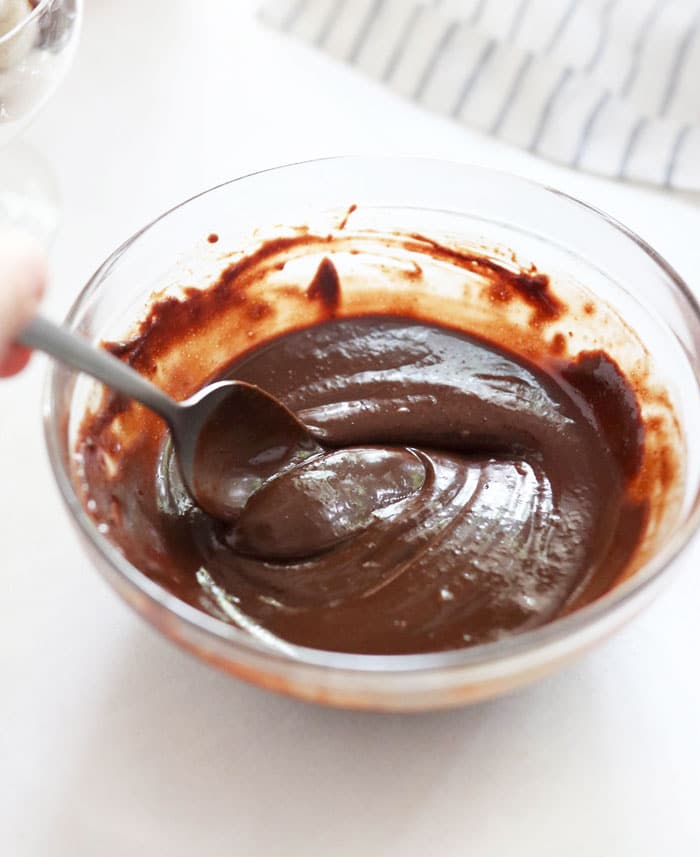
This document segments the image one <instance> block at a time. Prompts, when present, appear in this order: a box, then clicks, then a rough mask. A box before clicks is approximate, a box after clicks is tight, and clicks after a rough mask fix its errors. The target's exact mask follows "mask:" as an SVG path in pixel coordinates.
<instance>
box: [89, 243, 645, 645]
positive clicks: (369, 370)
mask: <svg viewBox="0 0 700 857" xmlns="http://www.w3.org/2000/svg"><path fill="white" fill-rule="evenodd" d="M435 247H438V245H435ZM436 252H442V251H436ZM234 267H235V266H234ZM486 267H487V268H488V271H489V276H490V278H491V279H490V284H489V286H488V288H489V290H490V299H491V300H493V301H495V302H496V303H497V302H499V301H501V300H506V299H507V298H508V296H511V297H513V296H514V295H515V297H516V298H517V299H519V300H522V301H525V302H526V304H527V305H528V306H529V307H530V308H531V311H532V320H533V323H535V322H536V323H540V324H541V323H546V322H547V320H548V319H551V318H554V317H556V316H557V315H558V313H559V312H560V310H561V305H560V303H559V301H558V299H557V297H556V296H555V295H554V294H553V293H552V292H551V291H550V290H549V288H548V284H547V280H546V278H544V277H543V276H542V275H540V274H537V273H536V272H530V273H528V274H523V275H518V277H516V276H515V275H514V274H513V273H512V272H509V271H506V270H505V269H499V268H498V266H496V265H494V264H493V263H490V262H489V263H488V265H486ZM248 270H249V268H245V267H244V268H241V267H239V268H238V269H237V271H236V272H235V273H234V274H233V275H231V272H230V270H228V272H225V274H224V275H222V278H221V280H220V281H219V283H218V284H217V285H216V286H215V287H213V288H212V289H208V290H206V291H205V292H200V293H197V294H196V295H195V294H194V293H192V294H190V295H189V296H186V297H185V298H184V299H183V300H180V301H175V302H173V299H168V300H169V301H171V303H170V304H166V303H164V304H161V305H160V306H159V307H157V308H156V309H154V310H152V312H151V316H150V317H149V319H147V320H146V322H144V324H143V325H142V327H141V330H140V332H139V335H138V336H137V337H136V338H135V339H134V340H132V341H130V342H129V343H124V344H120V345H113V346H111V347H112V350H113V351H114V352H115V353H118V354H120V355H121V356H122V357H123V359H127V360H129V362H131V363H132V365H134V366H136V368H139V369H141V370H142V371H146V370H147V369H148V367H149V366H153V365H154V360H155V362H156V363H157V359H156V357H157V353H158V351H157V348H156V347H155V345H154V343H155V344H158V345H159V347H160V345H162V344H163V343H167V342H170V343H171V344H172V342H174V341H176V338H177V337H183V329H184V324H185V322H184V321H182V322H181V327H180V328H178V325H177V324H175V322H174V321H173V319H177V318H181V319H185V318H186V319H188V321H187V324H190V325H191V324H193V323H194V324H199V325H201V323H202V321H201V320H202V318H206V319H208V323H209V322H211V319H212V318H215V316H216V312H217V311H220V309H217V307H218V308H220V307H221V306H224V305H225V306H226V307H227V308H228V309H230V307H231V305H232V303H231V302H233V303H235V299H234V297H233V296H234V295H235V294H236V292H235V283H236V277H237V276H239V275H241V271H248ZM224 284H227V285H226V289H228V291H227V292H226V294H228V296H229V297H228V302H227V301H225V300H224V299H223V298H222V294H223V293H224V292H225V289H224ZM303 288H304V299H305V300H306V299H308V300H312V301H314V302H315V305H318V306H320V307H321V315H320V316H319V317H318V318H316V319H314V320H313V321H312V322H311V323H308V324H298V325H296V326H295V327H294V329H292V330H290V331H288V332H286V333H282V334H279V335H275V336H272V337H268V338H266V339H264V340H262V341H261V342H259V343H256V344H253V345H252V346H251V347H249V348H248V349H243V350H241V351H240V353H239V354H238V356H237V357H236V358H235V359H234V360H233V361H232V362H230V363H229V364H228V365H226V366H225V367H224V368H223V369H220V370H219V371H218V373H217V374H216V377H218V378H235V379H239V380H243V381H246V382H249V383H252V384H255V385H258V386H260V387H262V388H263V389H265V390H267V391H269V392H270V393H271V394H272V395H274V396H275V397H277V398H278V399H279V400H281V401H282V402H283V403H284V404H285V405H286V406H287V407H288V408H289V409H290V410H291V411H292V412H293V413H294V414H296V415H297V417H298V418H299V419H300V420H301V421H302V422H303V423H304V424H306V425H307V426H309V427H310V428H311V429H312V431H313V432H314V436H315V437H316V438H317V439H318V440H319V442H320V446H319V447H318V448H316V449H314V450H311V451H310V452H309V453H308V455H306V456H305V457H304V458H303V460H300V461H299V462H297V463H296V465H295V466H293V467H290V468H288V469H286V470H284V471H283V472H281V473H278V474H277V475H274V474H273V475H272V478H267V479H266V480H264V481H262V482H261V485H260V486H256V490H251V491H249V492H248V494H249V497H248V500H247V502H246V503H245V504H244V505H243V510H242V511H241V512H240V514H239V515H237V516H236V517H235V518H234V519H233V520H230V521H225V522H224V521H220V520H215V519H213V518H211V517H209V516H208V515H206V514H205V513H203V512H202V511H201V510H200V509H198V508H197V506H196V505H195V504H194V502H193V500H192V499H191V498H190V497H189V496H188V494H187V492H186V491H185V489H184V487H183V485H182V482H181V480H180V478H179V474H178V470H177V465H176V463H175V460H174V456H173V454H172V450H171V448H170V445H169V443H168V441H167V437H166V436H165V434H164V432H163V428H162V426H161V425H160V424H159V423H158V421H155V422H154V419H153V418H150V417H149V418H146V417H145V416H143V414H142V413H141V415H139V414H140V412H138V411H135V412H134V413H133V414H132V415H131V417H130V418H131V419H132V422H131V423H130V422H129V417H128V415H127V420H126V422H124V423H123V425H122V430H123V431H127V430H128V431H131V432H132V434H135V432H136V428H137V427H138V426H141V429H140V431H141V435H140V436H139V438H138V440H137V441H136V440H134V441H133V442H131V443H130V444H126V443H123V441H122V440H117V434H116V433H115V432H116V429H115V424H116V423H118V421H119V416H120V414H123V412H124V409H125V408H126V407H127V406H126V405H125V404H124V403H123V402H118V401H117V400H115V399H113V398H110V397H107V398H106V399H105V401H104V402H103V405H102V407H101V408H100V409H98V411H97V413H96V414H95V415H93V416H91V417H89V418H87V419H86V421H85V422H84V424H83V428H82V430H81V433H80V437H79V440H78V452H79V458H80V461H81V468H82V470H81V479H82V481H83V483H84V485H86V486H87V488H86V497H87V496H89V498H90V500H91V501H92V502H91V510H92V514H93V516H94V517H95V518H96V519H97V520H99V521H102V522H106V526H108V527H109V529H110V533H111V538H112V539H113V540H114V541H115V542H116V543H117V544H118V545H119V546H120V547H121V549H122V550H123V551H124V553H125V554H126V556H127V557H128V558H129V559H130V560H131V561H132V562H133V563H134V564H135V565H136V566H137V567H139V568H141V569H142V570H143V571H144V572H145V573H146V574H148V575H149V576H150V577H152V578H153V579H155V580H156V581H158V582H159V583H161V584H162V585H164V586H166V587H167V588H168V589H169V590H171V591H172V592H173V593H175V594H176V595H178V596H179V597H180V598H182V599H183V600H184V601H187V602H189V603H190V604H193V605H195V606H197V607H199V608H200V609H203V610H206V611H208V612H210V613H212V614H213V615H215V616H217V617H219V618H223V619H225V620H227V621H230V622H233V623H235V624H238V625H240V626H241V627H243V628H245V629H247V630H250V631H251V633H254V634H257V635H258V636H266V635H267V636H268V639H272V638H270V637H269V635H273V636H274V637H275V638H279V639H282V640H284V641H287V642H291V643H295V644H299V645H303V646H309V647H314V648H319V649H326V650H333V651H343V652H354V653H383V654H390V653H415V652H429V651H441V650H447V649H454V648H460V647H465V646H471V645H475V644H478V643H483V642H487V641H492V640H497V639H500V638H502V637H504V636H507V635H511V634H515V633H518V632H521V631H523V630H526V629H530V628H534V627H536V626H539V625H542V624H544V623H546V622H549V621H551V620H552V619H554V618H556V617H558V616H561V615H564V614H566V613H568V612H570V611H571V610H573V609H575V608H576V607H579V606H581V605H583V604H586V603H588V602H590V601H591V600H593V599H595V598H596V597H598V596H599V595H601V594H602V593H604V592H606V591H608V590H609V589H610V588H611V587H613V586H614V585H615V584H616V583H617V582H618V581H619V580H620V579H621V578H622V577H623V576H624V573H625V569H626V567H627V565H628V564H629V562H630V559H631V557H632V556H633V554H634V552H635V550H636V549H637V547H638V545H639V543H640V541H641V539H642V537H643V535H644V531H645V526H646V523H647V519H648V511H649V499H648V497H646V496H644V495H643V493H641V494H640V492H639V490H635V491H632V490H631V487H630V486H631V485H632V484H633V483H634V482H635V480H636V479H637V477H638V475H639V472H640V467H641V466H642V460H643V455H644V443H645V427H644V423H643V420H642V418H641V412H640V405H639V401H638V398H637V395H636V393H635V390H634V388H633V386H632V385H631V383H630V382H629V381H628V380H627V378H626V377H625V375H624V374H623V373H622V371H621V370H620V369H619V367H618V366H617V364H616V363H615V361H614V360H612V359H611V358H610V357H609V356H608V355H607V354H606V353H605V352H603V351H595V350H591V351H585V352H582V353H579V354H577V355H575V356H567V355H565V354H559V353H558V352H560V351H561V350H562V349H560V348H555V349H550V350H549V351H548V353H547V355H546V359H545V357H542V358H541V359H535V358H533V359H526V358H525V357H523V356H522V355H521V354H516V353H515V352H513V351H511V350H509V348H508V347H507V346H506V344H505V343H504V342H497V341H493V340H489V339H485V338H483V337H480V336H476V335H472V334H469V333H467V332H464V331H462V330H458V329H453V328H450V327H447V326H445V325H440V324H436V323H434V322H432V321H426V320H424V319H421V318H420V317H415V316H414V317H410V316H408V315H395V314H393V313H391V312H385V313H376V312H369V313H366V314H362V313H359V314H358V313H355V314H349V315H347V316H345V317H336V313H337V310H338V306H339V302H340V301H341V300H342V279H341V277H339V275H338V272H337V270H336V268H335V266H334V264H333V262H332V261H331V260H330V259H329V258H325V257H324V258H323V259H322V260H321V262H320V263H319V265H318V268H317V271H316V274H315V275H314V276H313V278H312V280H311V281H310V282H307V283H306V284H303ZM217 289H218V290H219V291H218V292H217ZM188 301H190V302H191V312H190V313H189V314H187V313H186V312H185V307H186V306H187V302H188ZM207 301H209V302H210V303H209V304H207ZM239 303H240V306H241V307H244V305H245V311H246V312H248V313H249V316H250V312H249V311H250V305H251V304H250V301H249V302H248V303H247V304H246V302H245V301H240V300H239ZM203 307H205V309H203ZM205 310H206V311H205ZM240 311H241V312H243V311H244V310H243V308H241V310H240ZM260 315H261V318H262V319H263V321H264V317H265V313H264V312H261V314H260ZM192 319H195V321H194V322H193V321H192ZM168 331H169V333H168ZM169 336H170V337H173V339H169V338H168V337H169ZM183 341H184V340H183ZM149 344H150V345H153V346H154V347H153V349H152V350H151V351H150V352H149ZM553 352H554V353H553ZM154 355H155V356H156V357H154ZM151 374H152V373H151ZM209 380H213V379H212V378H210V379H209ZM115 419H116V422H115ZM124 426H127V428H124ZM129 426H130V428H129ZM260 431H261V432H262V433H264V431H265V427H264V426H261V427H260ZM224 475H225V474H224ZM637 481H638V480H637Z"/></svg>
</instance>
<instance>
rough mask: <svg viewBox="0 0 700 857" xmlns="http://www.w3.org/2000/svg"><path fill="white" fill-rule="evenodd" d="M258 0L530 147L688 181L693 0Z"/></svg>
mask: <svg viewBox="0 0 700 857" xmlns="http://www.w3.org/2000/svg"><path fill="white" fill-rule="evenodd" d="M261 11H262V16H263V19H264V20H266V21H267V22H268V23H269V24H271V25H273V26H275V27H277V28H279V29H281V30H284V31H286V32H288V33H292V34H294V35H295V36H297V37H299V38H301V39H303V40H305V41H306V42H308V43H311V44H313V45H315V46H316V47H317V48H320V49H322V50H324V51H326V52H327V53H328V54H330V55H331V56H333V57H335V58H336V59H339V60H342V61H344V62H347V63H350V64H351V65H354V66H356V67H357V68H359V69H361V70H362V71H363V72H365V73H366V74H368V75H371V76H372V77H374V78H377V79H379V80H381V81H384V82H385V83H386V84H387V85H388V86H390V87H391V88H392V89H394V90H395V91H396V92H399V93H401V94H402V95H404V96H407V97H409V98H412V99H414V100H415V101H417V102H419V103H421V104H423V105H425V106H426V107H428V108H430V109H432V110H435V111H437V112H439V113H442V114H445V115H448V116H452V117H454V118H455V119H456V120H458V121H460V122H463V123H464V124H465V125H469V126H471V127H473V128H477V129H479V130H481V131H484V132H486V133H488V134H492V135H494V136H496V137H500V138H502V139H503V140H506V141H508V142H510V143H514V144H515V145H517V146H521V147H523V148H524V149H527V150H529V151H531V152H534V153H537V154H539V155H541V156H543V157H546V158H550V159H552V160H554V161H557V162H559V163H562V164H568V165H569V166H572V167H576V168H580V169H582V170H588V171H590V172H594V173H597V174H600V175H605V176H612V177H616V178H626V179H632V180H636V181H643V182H650V183H653V184H657V185H663V186H667V187H672V188H683V189H687V190H696V191H697V190H700V0H432V2H431V0H424V2H415V0H270V2H267V3H265V4H264V6H263V8H262V10H261Z"/></svg>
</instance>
